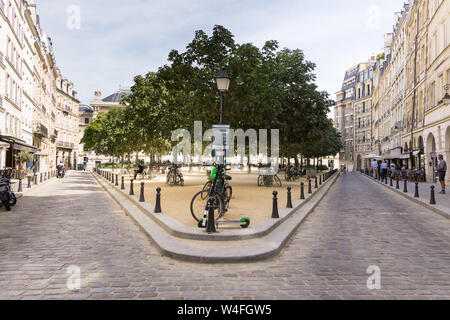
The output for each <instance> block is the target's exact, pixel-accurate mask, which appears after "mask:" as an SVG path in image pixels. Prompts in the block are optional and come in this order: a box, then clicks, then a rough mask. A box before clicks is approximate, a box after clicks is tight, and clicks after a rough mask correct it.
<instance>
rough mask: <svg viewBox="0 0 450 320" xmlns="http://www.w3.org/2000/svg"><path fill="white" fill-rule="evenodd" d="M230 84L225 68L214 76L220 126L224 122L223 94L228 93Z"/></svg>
mask: <svg viewBox="0 0 450 320" xmlns="http://www.w3.org/2000/svg"><path fill="white" fill-rule="evenodd" d="M230 82H231V81H230V77H229V76H228V73H227V71H226V70H225V68H222V70H221V71H220V72H219V73H218V74H217V76H216V84H217V89H218V90H219V92H220V124H224V121H225V108H224V100H225V92H227V91H228V88H229V87H230Z"/></svg>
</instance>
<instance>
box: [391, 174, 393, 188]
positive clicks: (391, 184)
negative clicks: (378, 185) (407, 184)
mask: <svg viewBox="0 0 450 320" xmlns="http://www.w3.org/2000/svg"><path fill="white" fill-rule="evenodd" d="M393 186H394V183H393V181H392V176H391V187H393Z"/></svg>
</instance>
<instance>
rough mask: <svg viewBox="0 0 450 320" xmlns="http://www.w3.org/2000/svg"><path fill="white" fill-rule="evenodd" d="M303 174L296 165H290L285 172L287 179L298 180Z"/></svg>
mask: <svg viewBox="0 0 450 320" xmlns="http://www.w3.org/2000/svg"><path fill="white" fill-rule="evenodd" d="M301 176H302V174H301V172H300V171H299V170H298V169H297V168H296V167H294V166H288V167H287V168H286V171H285V173H284V177H285V179H286V181H296V180H298V179H300V177H301Z"/></svg>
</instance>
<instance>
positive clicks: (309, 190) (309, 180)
mask: <svg viewBox="0 0 450 320" xmlns="http://www.w3.org/2000/svg"><path fill="white" fill-rule="evenodd" d="M308 193H309V194H311V193H312V185H311V179H308Z"/></svg>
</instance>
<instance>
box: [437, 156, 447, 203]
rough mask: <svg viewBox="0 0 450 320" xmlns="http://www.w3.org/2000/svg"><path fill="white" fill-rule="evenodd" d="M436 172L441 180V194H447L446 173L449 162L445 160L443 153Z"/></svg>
mask: <svg viewBox="0 0 450 320" xmlns="http://www.w3.org/2000/svg"><path fill="white" fill-rule="evenodd" d="M436 172H437V174H438V177H439V182H440V183H441V187H442V191H441V192H440V193H441V194H445V175H446V173H447V162H445V160H444V156H443V155H442V154H440V155H439V164H438V166H437V169H436Z"/></svg>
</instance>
